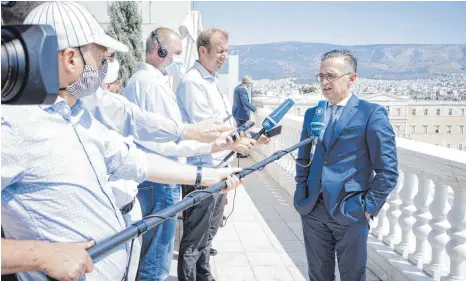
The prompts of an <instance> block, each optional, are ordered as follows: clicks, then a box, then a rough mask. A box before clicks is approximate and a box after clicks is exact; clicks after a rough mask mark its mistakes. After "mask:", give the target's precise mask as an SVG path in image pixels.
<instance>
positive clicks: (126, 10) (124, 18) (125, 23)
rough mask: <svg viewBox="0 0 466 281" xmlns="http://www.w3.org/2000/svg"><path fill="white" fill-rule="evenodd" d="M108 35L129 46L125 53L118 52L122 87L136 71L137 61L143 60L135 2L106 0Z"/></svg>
mask: <svg viewBox="0 0 466 281" xmlns="http://www.w3.org/2000/svg"><path fill="white" fill-rule="evenodd" d="M108 14H109V16H110V23H109V24H108V29H107V32H108V35H110V36H111V37H113V38H115V39H117V40H118V41H120V42H122V43H123V44H125V45H126V46H128V47H129V51H128V52H127V53H120V52H118V54H117V56H118V61H119V62H120V73H121V80H122V83H123V87H125V86H126V83H127V82H128V80H129V78H130V77H131V76H132V75H133V74H134V73H135V72H136V71H137V69H138V65H139V63H141V62H143V55H144V54H143V43H142V41H141V38H142V29H141V24H142V18H141V15H140V14H139V11H138V7H137V4H136V2H132V1H114V2H108Z"/></svg>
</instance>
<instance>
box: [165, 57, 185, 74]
mask: <svg viewBox="0 0 466 281" xmlns="http://www.w3.org/2000/svg"><path fill="white" fill-rule="evenodd" d="M183 61H184V59H183V57H180V56H175V57H173V60H172V62H171V63H170V64H169V65H167V66H165V71H166V72H167V74H168V75H170V76H181V75H183V73H184V68H183V65H184V63H183Z"/></svg>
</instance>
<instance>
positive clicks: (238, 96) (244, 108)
mask: <svg viewBox="0 0 466 281" xmlns="http://www.w3.org/2000/svg"><path fill="white" fill-rule="evenodd" d="M250 111H252V112H256V107H255V106H254V105H252V104H251V103H250V102H249V96H248V91H247V90H246V88H244V87H243V85H241V84H240V85H238V86H236V88H235V91H234V93H233V109H232V111H231V112H233V117H235V119H239V120H249V116H250V115H251V112H250Z"/></svg>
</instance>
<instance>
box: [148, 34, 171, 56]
mask: <svg viewBox="0 0 466 281" xmlns="http://www.w3.org/2000/svg"><path fill="white" fill-rule="evenodd" d="M152 36H154V38H155V41H156V42H157V44H158V45H159V49H158V50H157V54H158V55H159V57H161V58H165V57H166V56H167V55H168V50H167V48H165V47H164V46H162V44H160V40H159V35H157V30H153V31H152Z"/></svg>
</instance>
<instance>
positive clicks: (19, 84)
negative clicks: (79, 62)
mask: <svg viewBox="0 0 466 281" xmlns="http://www.w3.org/2000/svg"><path fill="white" fill-rule="evenodd" d="M7 7H9V6H8V4H4V2H3V1H2V9H4V8H7ZM57 50H58V42H57V35H56V33H55V31H54V30H53V28H52V27H51V26H49V25H3V24H2V50H1V52H2V53H1V55H2V80H1V83H2V104H14V105H32V104H53V103H54V102H55V100H56V98H57V95H58V91H59V85H58V56H57Z"/></svg>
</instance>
